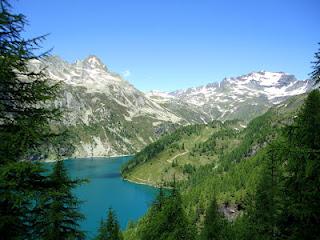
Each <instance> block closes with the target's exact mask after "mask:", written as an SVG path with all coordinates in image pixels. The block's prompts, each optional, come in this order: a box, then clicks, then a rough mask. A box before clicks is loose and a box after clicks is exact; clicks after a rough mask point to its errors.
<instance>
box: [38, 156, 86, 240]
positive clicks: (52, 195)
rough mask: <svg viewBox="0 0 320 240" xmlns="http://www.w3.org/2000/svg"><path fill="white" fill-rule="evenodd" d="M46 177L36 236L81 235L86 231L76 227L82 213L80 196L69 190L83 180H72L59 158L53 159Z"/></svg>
mask: <svg viewBox="0 0 320 240" xmlns="http://www.w3.org/2000/svg"><path fill="white" fill-rule="evenodd" d="M49 179H50V184H51V188H50V191H48V192H46V195H45V196H42V199H41V203H40V205H39V207H38V209H37V210H38V211H37V216H38V217H37V224H36V225H35V230H36V233H35V234H37V235H38V236H37V239H44V240H56V239H60V240H64V239H68V240H69V239H84V236H85V235H84V233H83V232H82V231H81V230H80V229H79V221H81V220H83V219H84V216H83V215H82V214H81V213H80V212H79V204H80V202H79V200H78V199H77V198H76V197H75V196H74V195H73V193H72V190H73V189H74V188H75V187H77V186H78V185H79V184H81V183H82V182H83V181H82V180H71V179H70V178H69V177H68V175H67V171H66V169H65V167H64V165H63V161H62V160H60V161H57V162H56V163H55V165H54V168H53V171H52V173H51V174H50V176H49Z"/></svg>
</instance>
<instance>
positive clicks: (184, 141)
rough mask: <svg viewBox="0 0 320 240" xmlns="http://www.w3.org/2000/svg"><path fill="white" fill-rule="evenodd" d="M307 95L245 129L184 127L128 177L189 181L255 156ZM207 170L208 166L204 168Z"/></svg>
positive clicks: (138, 161)
mask: <svg viewBox="0 0 320 240" xmlns="http://www.w3.org/2000/svg"><path fill="white" fill-rule="evenodd" d="M304 98H305V95H299V96H294V97H292V98H289V99H288V100H286V101H285V102H283V103H281V104H278V105H276V106H274V107H272V108H270V110H268V112H266V113H265V114H264V115H262V116H260V117H257V118H255V119H253V120H252V121H250V122H249V124H248V126H245V125H244V124H243V122H241V121H239V120H227V121H225V122H221V121H217V120H216V121H213V122H210V123H208V124H198V125H192V126H185V127H181V128H179V129H178V130H176V131H175V132H173V133H171V134H168V135H166V136H162V137H161V138H160V139H159V140H157V141H156V142H154V143H152V144H150V145H148V146H147V147H145V148H144V149H143V150H142V151H141V152H139V153H137V154H136V155H135V157H134V158H133V159H132V160H131V161H129V162H128V163H127V164H126V165H125V166H123V169H122V175H123V176H124V178H126V179H128V180H130V181H135V182H140V183H144V184H149V185H161V184H162V185H170V184H171V183H172V181H173V179H174V178H175V179H176V180H186V179H188V177H189V176H192V174H193V173H194V172H195V171H196V170H197V169H199V168H201V167H203V166H205V165H212V166H213V168H217V167H222V168H224V167H223V165H225V166H228V167H229V166H230V164H231V163H232V162H237V161H240V160H241V159H242V158H248V157H251V156H254V155H255V154H256V153H257V152H258V151H259V149H261V148H263V147H264V146H265V145H266V143H267V142H270V141H271V140H272V139H274V137H275V136H276V134H277V131H278V130H279V129H280V128H281V127H282V126H283V125H284V124H289V123H290V121H291V120H290V119H292V118H293V117H294V116H295V114H296V112H297V111H298V109H299V108H300V106H301V105H302V103H303V100H304ZM204 168H205V167H204Z"/></svg>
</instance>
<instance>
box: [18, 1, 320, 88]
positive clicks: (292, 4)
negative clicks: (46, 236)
mask: <svg viewBox="0 0 320 240" xmlns="http://www.w3.org/2000/svg"><path fill="white" fill-rule="evenodd" d="M13 5H14V8H15V11H16V12H21V13H23V14H25V15H26V16H27V18H28V20H29V26H28V27H27V28H26V33H25V35H26V36H27V37H29V36H37V35H41V34H46V33H49V34H50V36H49V37H48V38H47V41H46V42H45V43H44V47H45V48H51V47H53V48H54V49H53V52H52V53H53V54H55V55H59V56H61V57H62V58H64V59H66V60H68V61H71V62H72V61H75V60H76V59H82V58H85V57H86V56H87V55H89V54H94V55H97V56H98V57H99V58H101V60H102V61H103V62H104V63H105V64H106V65H107V66H108V68H109V69H111V70H112V71H114V72H117V73H120V74H123V75H125V76H126V79H127V80H128V81H129V82H131V83H132V84H134V85H135V86H136V87H137V88H138V89H140V90H143V91H146V90H150V89H158V90H165V91H170V90H175V89H180V88H187V87H193V86H198V85H203V84H207V83H209V82H215V81H220V80H221V79H222V78H224V77H230V76H238V75H241V74H245V73H248V72H251V71H256V70H267V71H284V72H288V73H292V74H295V75H296V76H297V77H298V78H299V79H305V78H307V77H308V73H309V72H310V71H311V64H310V62H311V61H312V60H313V54H314V53H315V52H316V51H317V49H318V46H317V43H318V42H320V31H319V25H320V15H319V13H318V11H319V9H320V1H319V0H242V1H240V0H233V1H231V0H211V1H210V0H90V1H85V0H46V1H44V0H19V1H14V2H13Z"/></svg>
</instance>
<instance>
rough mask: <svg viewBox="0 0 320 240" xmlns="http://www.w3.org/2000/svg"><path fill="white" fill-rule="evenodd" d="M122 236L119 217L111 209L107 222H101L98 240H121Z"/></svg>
mask: <svg viewBox="0 0 320 240" xmlns="http://www.w3.org/2000/svg"><path fill="white" fill-rule="evenodd" d="M121 239H123V238H122V234H121V231H120V227H119V223H118V220H117V216H116V214H115V213H114V211H113V210H112V209H111V208H109V211H108V218H107V220H106V221H101V224H100V228H99V233H98V236H97V237H96V240H121Z"/></svg>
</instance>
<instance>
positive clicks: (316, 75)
mask: <svg viewBox="0 0 320 240" xmlns="http://www.w3.org/2000/svg"><path fill="white" fill-rule="evenodd" d="M319 45H320V43H319ZM314 58H315V60H314V61H313V62H312V64H313V71H312V72H311V74H310V75H311V79H312V80H314V81H315V84H317V83H319V82H320V49H319V50H318V52H316V53H315V54H314Z"/></svg>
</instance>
